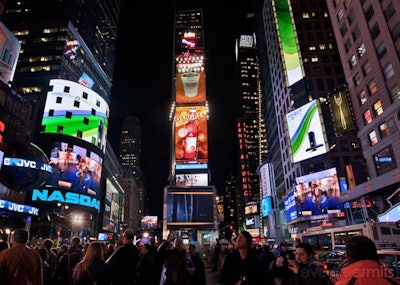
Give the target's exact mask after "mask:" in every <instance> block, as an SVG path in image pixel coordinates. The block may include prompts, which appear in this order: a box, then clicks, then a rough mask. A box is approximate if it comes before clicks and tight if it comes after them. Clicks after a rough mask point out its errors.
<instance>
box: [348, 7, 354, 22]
mask: <svg viewBox="0 0 400 285" xmlns="http://www.w3.org/2000/svg"><path fill="white" fill-rule="evenodd" d="M354 19H355V17H354V11H353V10H351V11H350V13H349V16H348V17H347V20H348V21H349V24H350V25H351V24H352V23H353V22H354Z"/></svg>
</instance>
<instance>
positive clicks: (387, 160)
mask: <svg viewBox="0 0 400 285" xmlns="http://www.w3.org/2000/svg"><path fill="white" fill-rule="evenodd" d="M373 158H374V162H375V169H376V173H377V174H378V175H382V174H384V173H387V172H389V171H391V170H393V169H396V168H397V165H396V161H395V160H394V157H393V149H392V147H391V146H389V147H387V148H385V149H383V150H382V151H380V152H378V153H376V154H375V155H374V156H373Z"/></svg>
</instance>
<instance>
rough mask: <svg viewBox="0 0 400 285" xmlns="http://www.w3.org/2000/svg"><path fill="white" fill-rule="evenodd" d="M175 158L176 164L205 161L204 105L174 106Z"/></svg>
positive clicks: (206, 150)
mask: <svg viewBox="0 0 400 285" xmlns="http://www.w3.org/2000/svg"><path fill="white" fill-rule="evenodd" d="M175 116H176V121H175V159H176V163H177V164H185V163H207V159H208V145H207V109H206V106H203V105H196V106H182V107H176V115H175Z"/></svg>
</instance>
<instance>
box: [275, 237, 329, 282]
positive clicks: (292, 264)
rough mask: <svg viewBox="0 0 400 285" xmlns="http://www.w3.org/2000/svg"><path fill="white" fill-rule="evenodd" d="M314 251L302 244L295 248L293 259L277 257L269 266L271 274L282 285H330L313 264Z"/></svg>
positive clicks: (307, 244) (322, 272)
mask: <svg viewBox="0 0 400 285" xmlns="http://www.w3.org/2000/svg"><path fill="white" fill-rule="evenodd" d="M313 258H314V250H313V248H312V246H311V245H310V244H309V243H306V242H302V243H300V244H299V245H297V247H296V251H295V258H294V259H290V258H289V259H287V260H285V259H284V257H283V256H279V257H278V258H277V259H276V261H275V262H273V263H272V264H271V267H270V269H271V273H272V275H273V277H274V278H279V280H280V282H281V283H280V284H282V285H296V284H301V285H332V284H333V283H332V282H331V280H330V278H329V276H328V275H327V274H326V273H325V272H324V270H323V269H322V268H321V267H319V266H317V265H315V264H314V262H313Z"/></svg>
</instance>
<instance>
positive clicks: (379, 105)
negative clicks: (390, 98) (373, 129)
mask: <svg viewBox="0 0 400 285" xmlns="http://www.w3.org/2000/svg"><path fill="white" fill-rule="evenodd" d="M374 111H375V115H377V116H379V115H380V114H382V113H383V108H382V102H381V100H378V101H376V102H375V103H374Z"/></svg>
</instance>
